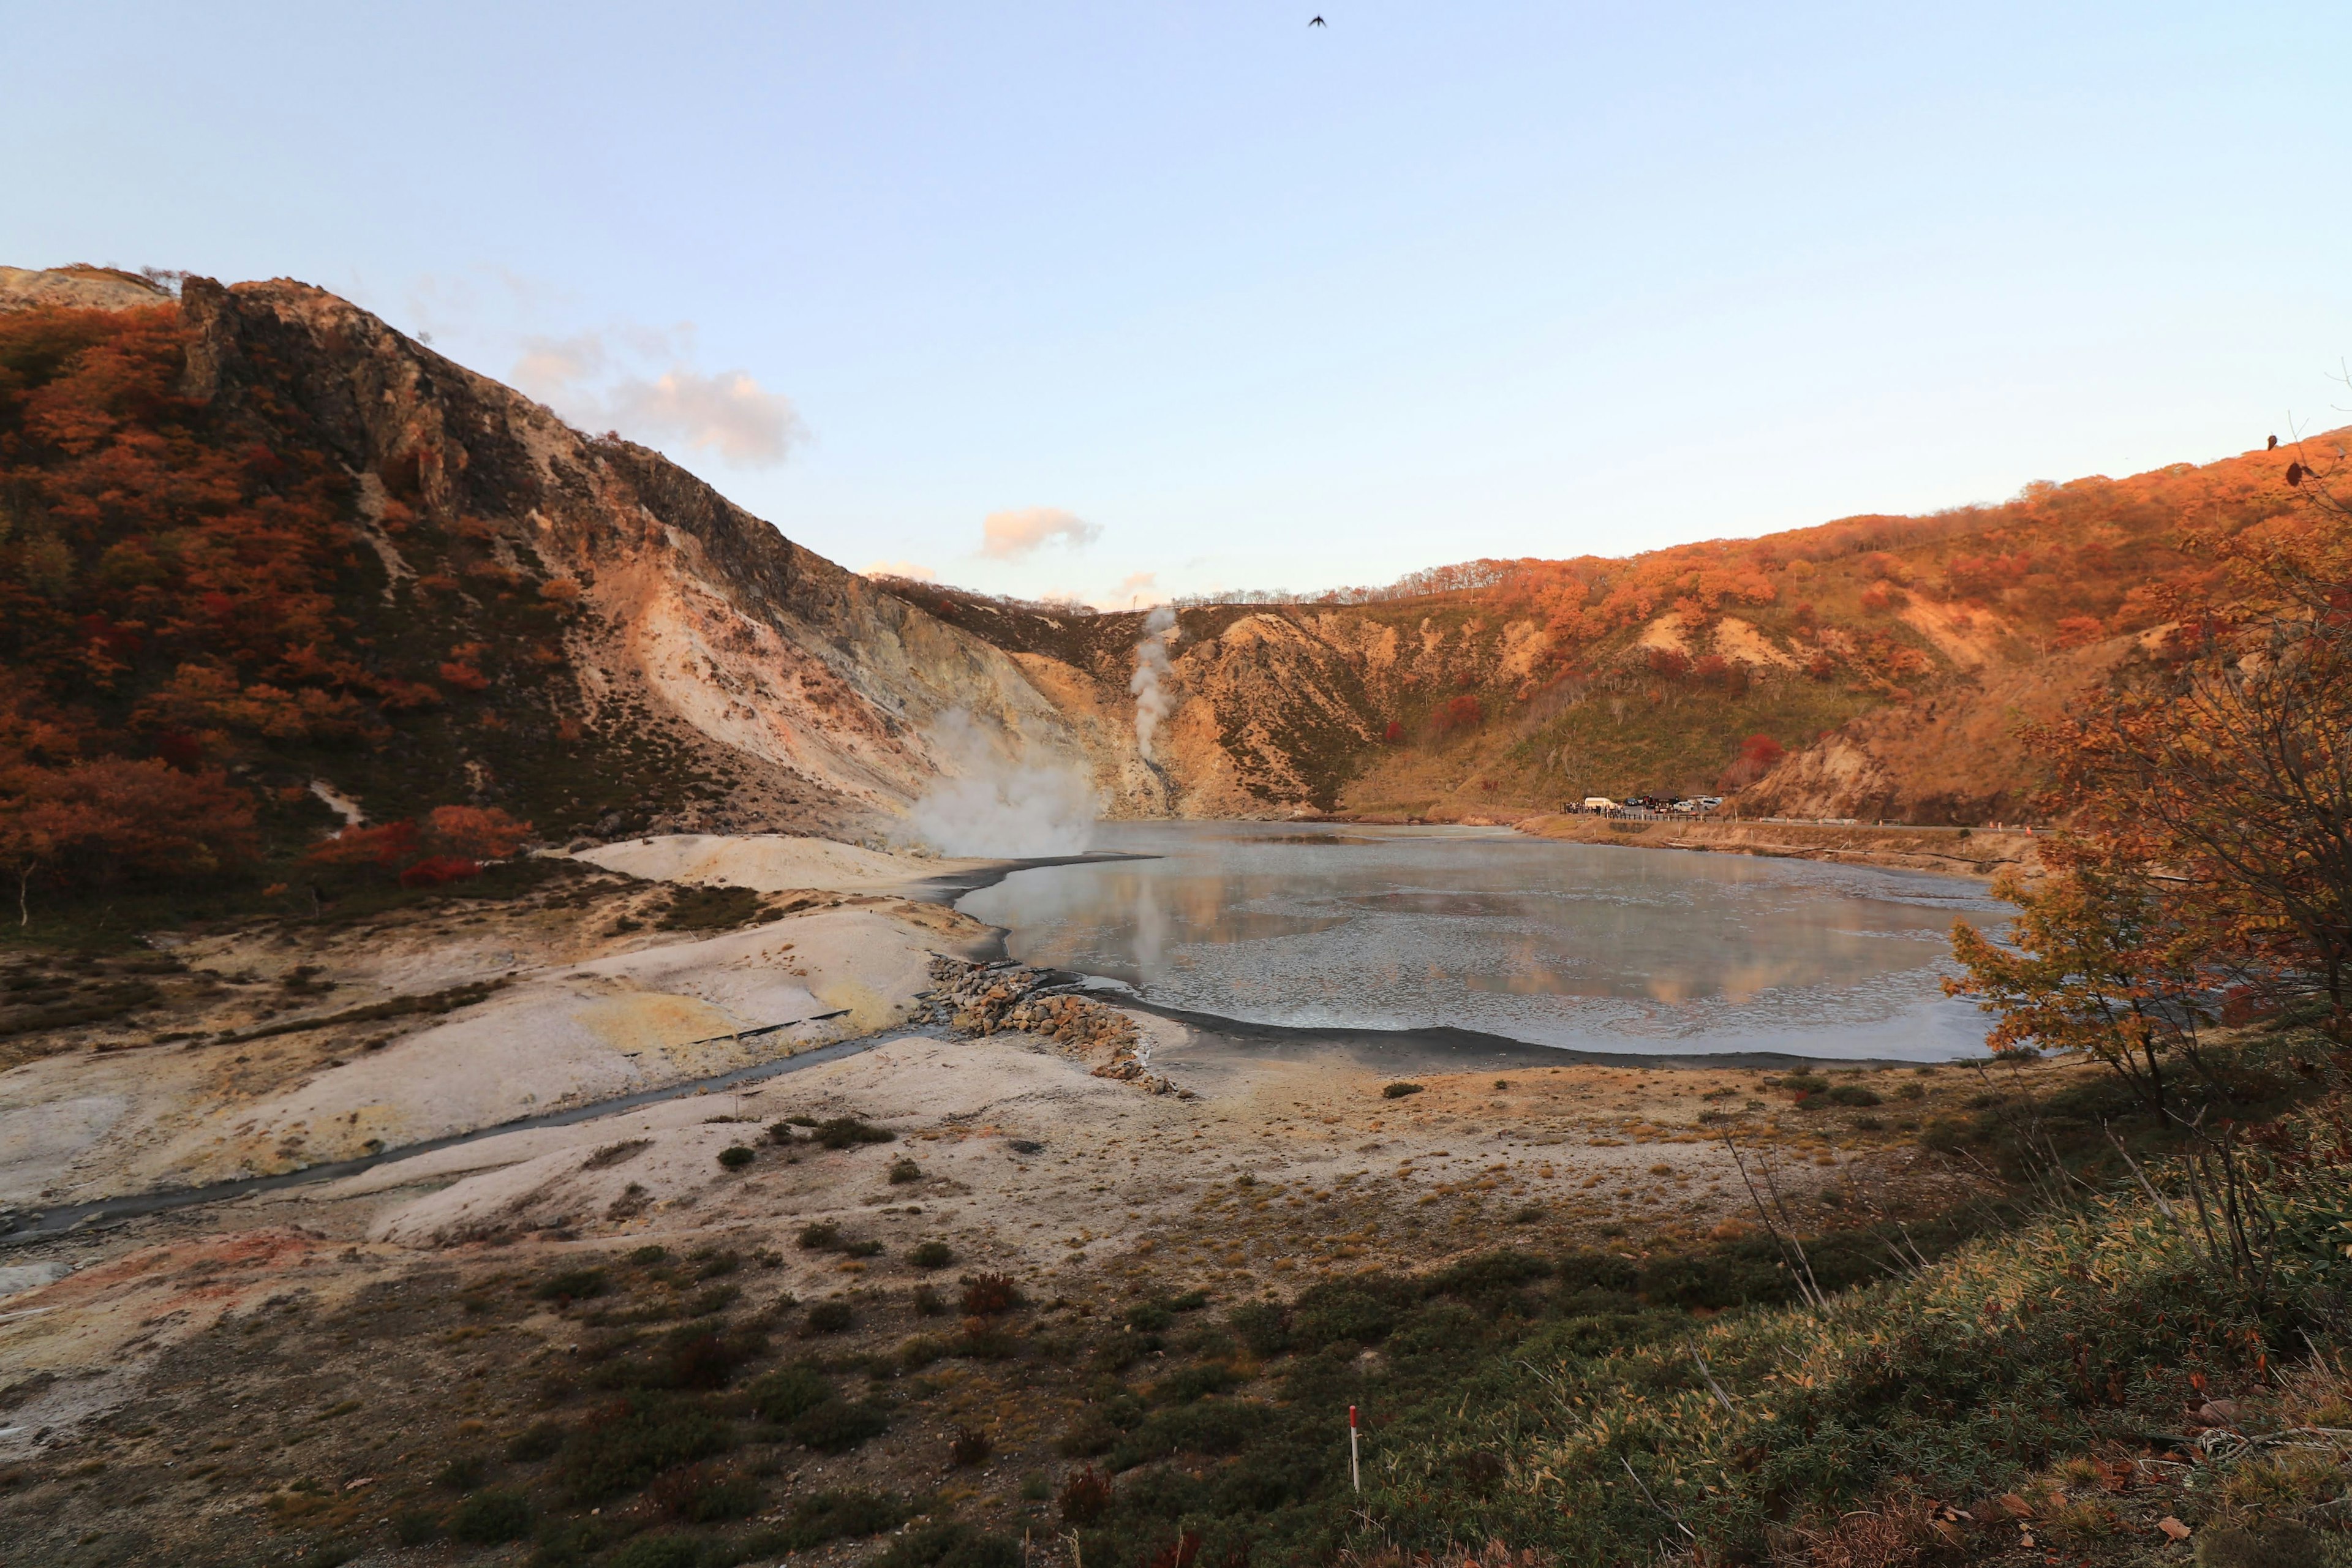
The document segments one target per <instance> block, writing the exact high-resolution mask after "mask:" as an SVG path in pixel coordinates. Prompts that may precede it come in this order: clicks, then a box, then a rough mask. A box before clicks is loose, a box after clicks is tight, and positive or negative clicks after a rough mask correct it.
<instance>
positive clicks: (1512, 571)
mask: <svg viewBox="0 0 2352 1568" xmlns="http://www.w3.org/2000/svg"><path fill="white" fill-rule="evenodd" d="M2334 442H2335V437H2322V438H2320V439H2319V441H2318V442H2316V443H2313V444H2307V445H2316V446H2318V447H2325V448H2326V450H2328V451H2332V450H2333V447H2334ZM2290 458H2291V454H2290V453H2289V452H2288V451H2285V450H2281V451H2279V452H2276V453H2269V452H2254V453H2249V454H2246V455H2244V456H2242V457H2239V458H2228V459H2225V460H2223V461H2221V462H2216V463H2211V464H2208V465H2206V466H2204V467H2201V468H2199V467H2192V466H2190V465H2187V464H2177V465H2174V466H2172V467H2169V468H2162V469H2158V470H2157V471H2155V472H2152V473H2147V474H2141V475H2137V476H2135V477H2133V478H2131V479H2121V480H2115V479H2103V478H2094V479H2078V480H2075V481H2074V482H2072V483H2068V484H2064V485H2048V484H2037V485H2033V486H2029V487H2028V488H2027V489H2026V490H2025V491H2024V493H2022V494H2021V495H2020V496H2019V497H2018V498H2017V499H2016V500H2012V501H2010V502H2007V503H2005V504H2003V505H2000V506H1991V507H1971V508H1963V509H1959V510H1953V511H1948V512H1941V513H1937V514H1935V515H1933V516H1929V517H1920V518H1900V517H1861V518H1849V519H1846V520H1843V521H1838V522H1834V523H1829V524H1825V525H1823V526H1822V527H1818V528H1811V529H1802V530H1797V531H1790V532H1786V533H1780V534H1773V535H1769V536H1767V537H1765V538H1762V539H1756V540H1745V541H1727V542H1710V543H1702V544H1692V545H1684V546H1678V547H1676V548H1674V549H1671V550H1664V551H1657V552H1651V553H1649V554H1645V555H1640V556H1634V557H1631V558H1628V559H1624V560H1609V559H1603V558H1600V557H1582V558H1579V559H1576V560H1571V561H1539V560H1527V561H1517V562H1483V563H1476V568H1475V570H1471V571H1465V572H1463V573H1460V574H1456V575H1457V576H1458V577H1460V578H1464V579H1467V580H1470V581H1474V582H1479V583H1481V584H1483V585H1481V586H1477V587H1471V588H1464V589H1459V590H1455V591H1452V592H1444V593H1433V594H1426V595H1419V596H1413V597H1402V598H1386V597H1383V598H1378V599H1374V600H1372V601H1370V602H1344V601H1345V600H1346V599H1347V598H1348V597H1349V596H1346V595H1334V596H1332V597H1331V598H1329V599H1327V600H1325V601H1322V602H1313V603H1299V604H1288V605H1218V606H1210V607H1205V608H1194V609H1188V610H1185V611H1183V612H1181V615H1180V617H1179V620H1180V627H1181V632H1180V637H1179V640H1178V642H1177V645H1176V648H1175V660H1174V663H1175V670H1176V677H1177V686H1178V694H1179V698H1180V700H1179V702H1178V705H1177V707H1176V710H1175V712H1174V715H1173V717H1172V718H1171V720H1170V721H1169V723H1168V725H1167V727H1166V728H1165V729H1164V730H1163V731H1162V734H1163V736H1164V737H1165V743H1164V745H1163V747H1162V750H1163V752H1164V755H1163V757H1162V761H1163V763H1164V764H1165V774H1166V778H1167V782H1168V783H1169V784H1170V786H1171V798H1172V799H1173V801H1174V803H1175V805H1176V809H1178V810H1179V811H1181V812H1182V813H1184V814H1187V815H1199V816H1210V815H1222V814H1228V813H1266V812H1290V811H1302V810H1316V811H1326V810H1333V809H1345V810H1349V811H1355V812H1360V813H1365V814H1369V815H1384V814H1385V815H1407V816H1447V817H1460V816H1474V815H1478V814H1481V813H1485V812H1498V813H1516V812H1523V811H1527V810H1530V809H1552V808H1555V807H1557V806H1558V805H1559V803H1561V802H1562V801H1565V800H1574V799H1578V798H1580V797H1582V796H1583V795H1588V794H1599V795H1611V796H1617V797H1622V796H1624V795H1633V794H1649V793H1671V794H1695V793H1706V792H1715V793H1725V794H1733V793H1737V794H1738V795H1739V796H1740V800H1741V804H1742V805H1743V807H1745V808H1746V809H1748V810H1751V811H1762V812H1774V813H1785V814H1789V815H1801V816H1858V817H1888V818H1897V819H1904V820H1912V821H1919V822H1927V823H1937V822H1953V823H1981V822H1987V821H1992V820H1998V819H2004V818H2010V817H2015V816H2020V815H2021V813H2023V812H2024V811H2025V809H2026V805H2025V803H2026V797H2027V795H2029V794H2030V792H2031V790H2032V787H2033V784H2034V770H2033V767H2032V761H2031V759H2030V758H2029V757H2028V756H2027V755H2026V753H2025V751H2024V748H2023V745H2022V743H2021V742H2020V741H2019V740H2018V739H2017V736H2016V733H2015V731H2016V727H2017V725H2018V723H2019V722H2020V721H2025V720H2033V719H2043V718H2048V717H2050V716H2052V715H2053V714H2054V713H2056V712H2057V711H2058V710H2061V709H2062V708H2063V706H2064V704H2065V703H2066V702H2067V701H2069V700H2071V699H2072V698H2073V697H2074V695H2075V694H2076V693H2079V692H2080V691H2082V690H2083V689H2084V688H2085V687H2087V686H2090V685H2092V684H2095V683H2096V682H2099V681H2100V680H2102V679H2105V677H2106V676H2108V675H2109V674H2110V673H2111V672H2113V671H2114V670H2115V669H2116V668H2117V667H2118V666H2119V665H2122V664H2124V663H2126V662H2129V661H2134V660H2140V659H2146V658H2156V657H2161V655H2162V644H2163V638H2162V635H2161V628H2162V627H2164V626H2168V624H2170V623H2172V622H2174V621H2176V620H2178V619H2179V618H2181V617H2182V616H2193V615H2194V614H2196V613H2197V606H2198V605H2200V603H2202V602H2204V601H2205V599H2206V598H2207V597H2208V596H2210V595H2213V594H2216V593H2221V592H2223V591H2224V590H2223V589H2222V588H2221V576H2220V573H2219V569H2218V568H2217V567H2216V566H2215V565H2214V564H2213V563H2212V561H2211V557H2210V552H2208V551H2206V550H2205V549H2204V548H2203V547H2202V546H2201V545H2200V542H2199V539H2200V537H2205V538H2210V537H2215V536H2223V535H2228V534H2231V533H2235V532H2237V531H2241V530H2243V529H2247V528H2251V527H2257V526H2260V525H2263V524H2265V523H2268V522H2270V521H2272V520H2273V519H2277V518H2280V517H2282V516H2283V515H2284V514H2285V513H2286V512H2287V511H2288V510H2289V508H2290V505H2291V497H2292V495H2293V493H2294V492H2293V490H2292V489H2290V487H2289V486H2288V485H2287V484H2286V482H2285V480H2284V470H2285V468H2286V466H2287V463H2288V461H2289V460H2290ZM891 586H892V588H893V590H894V591H895V592H898V593H899V594H901V595H904V596H907V597H908V598H910V599H913V600H914V601H916V602H918V603H919V604H921V605H923V606H924V607H925V608H927V609H929V611H930V612H931V613H932V614H934V615H936V616H940V618H942V619H945V620H949V621H951V622H953V623H954V624H956V625H958V626H962V627H964V628H965V629H967V630H969V631H971V632H972V633H973V634H974V635H976V636H979V637H984V638H986V639H988V640H989V641H991V642H992V643H994V644H996V645H997V646H998V647H1002V648H1003V649H1005V650H1006V651H1007V652H1009V653H1011V654H1012V655H1013V657H1014V658H1017V659H1019V660H1020V662H1021V664H1022V667H1023V668H1024V671H1026V672H1027V673H1028V675H1029V677H1030V679H1032V680H1033V681H1034V682H1035V683H1036V684H1037V685H1038V686H1039V688H1040V689H1043V690H1045V692H1047V693H1048V694H1049V695H1051V696H1053V697H1054V699H1055V701H1056V702H1057V703H1059V704H1060V705H1061V706H1062V707H1063V708H1064V709H1065V710H1066V711H1070V712H1073V713H1074V714H1076V713H1079V712H1085V713H1089V714H1110V715H1114V716H1116V715H1118V714H1122V713H1125V712H1126V711H1127V708H1128V703H1129V700H1128V698H1127V696H1126V686H1127V680H1128V677H1129V672H1130V671H1131V669H1132V668H1133V663H1134V653H1133V649H1134V646H1135V643H1136V641H1137V639H1138V637H1139V636H1140V635H1141V624H1140V617H1139V616H1135V615H1103V616H1092V615H1087V614H1086V613H1085V612H1083V611H1080V612H1075V613H1066V612H1062V611H1059V610H1054V609H1050V608H1040V607H1038V606H1030V605H1018V604H1013V603H1009V602H1005V601H997V600H988V599H983V598H981V597H979V596H977V595H965V594H961V593H959V592H957V591H955V590H952V589H941V588H936V587H929V586H925V585H919V584H899V583H893V584H891Z"/></svg>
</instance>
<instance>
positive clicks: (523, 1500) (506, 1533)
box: [449, 1488, 530, 1546]
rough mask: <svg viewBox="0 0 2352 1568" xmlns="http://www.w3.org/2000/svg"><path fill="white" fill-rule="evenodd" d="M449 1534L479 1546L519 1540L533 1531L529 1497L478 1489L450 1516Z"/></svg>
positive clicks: (516, 1492) (515, 1492)
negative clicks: (531, 1528)
mask: <svg viewBox="0 0 2352 1568" xmlns="http://www.w3.org/2000/svg"><path fill="white" fill-rule="evenodd" d="M449 1533H450V1534H451V1535H452V1536H454V1537H456V1538H457V1540H459V1541H463V1542H469V1543H471V1544H473V1545H476V1546H495V1545H498V1544H499V1542H506V1541H520V1540H521V1539H522V1538H523V1537H524V1536H526V1535H529V1534H530V1499H529V1498H528V1497H525V1496H524V1495H523V1494H522V1493H520V1492H518V1491H506V1490H503V1489H497V1488H493V1489H489V1490H488V1491H478V1492H476V1493H475V1494H474V1495H473V1496H471V1497H469V1498H467V1500H465V1501H464V1502H461V1503H459V1504H458V1505H457V1512H456V1513H454V1514H452V1515H450V1517H449Z"/></svg>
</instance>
